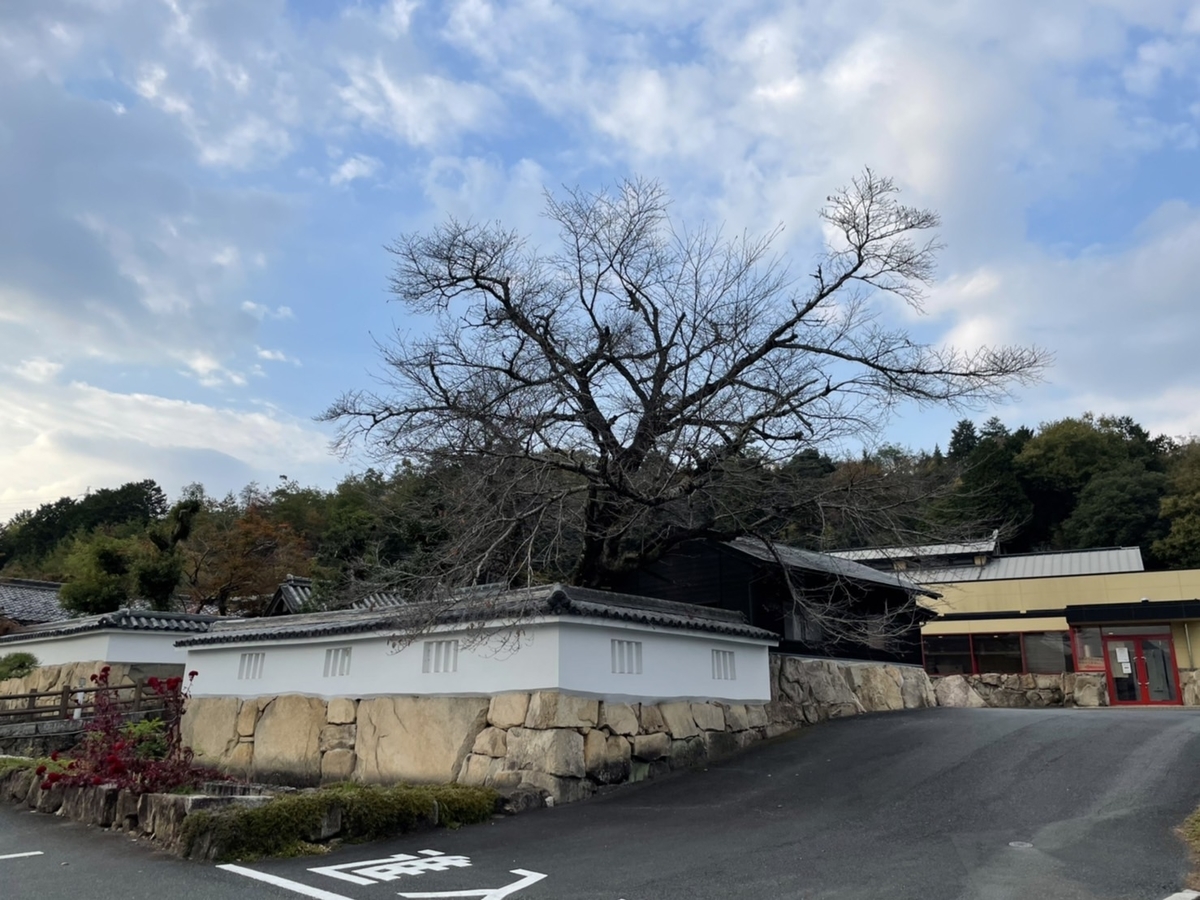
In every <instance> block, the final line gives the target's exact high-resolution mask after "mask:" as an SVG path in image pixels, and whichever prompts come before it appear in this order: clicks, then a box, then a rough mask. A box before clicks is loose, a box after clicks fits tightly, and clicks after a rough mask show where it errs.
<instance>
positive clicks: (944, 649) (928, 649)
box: [923, 634, 971, 675]
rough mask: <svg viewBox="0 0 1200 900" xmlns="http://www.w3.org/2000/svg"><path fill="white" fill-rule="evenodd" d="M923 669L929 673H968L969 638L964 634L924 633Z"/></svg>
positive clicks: (969, 658)
mask: <svg viewBox="0 0 1200 900" xmlns="http://www.w3.org/2000/svg"><path fill="white" fill-rule="evenodd" d="M923 641H924V645H925V671H926V672H928V673H929V674H930V675H970V674H971V638H970V637H969V636H968V635H965V634H937V635H926V636H925V637H924V638H923Z"/></svg>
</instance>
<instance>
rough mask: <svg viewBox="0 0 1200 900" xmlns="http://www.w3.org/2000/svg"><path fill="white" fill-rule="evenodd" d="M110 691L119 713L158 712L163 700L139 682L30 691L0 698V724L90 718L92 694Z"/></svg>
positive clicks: (94, 699)
mask: <svg viewBox="0 0 1200 900" xmlns="http://www.w3.org/2000/svg"><path fill="white" fill-rule="evenodd" d="M102 690H107V691H111V692H112V694H113V702H114V703H115V704H116V707H117V710H118V711H119V712H121V713H122V714H130V715H132V714H140V713H145V712H152V711H154V710H161V709H162V708H163V700H162V697H160V696H159V695H158V694H157V693H156V692H155V691H154V689H153V688H148V687H147V686H146V683H145V681H144V680H142V679H138V680H137V681H136V682H134V683H133V684H125V685H119V686H114V685H110V686H109V687H107V688H98V687H76V688H73V687H63V689H62V690H59V691H34V692H32V693H28V694H4V695H0V707H2V708H0V725H6V724H8V723H10V722H38V721H49V720H62V719H90V718H92V717H93V716H94V715H95V714H96V694H97V693H99V692H100V691H102Z"/></svg>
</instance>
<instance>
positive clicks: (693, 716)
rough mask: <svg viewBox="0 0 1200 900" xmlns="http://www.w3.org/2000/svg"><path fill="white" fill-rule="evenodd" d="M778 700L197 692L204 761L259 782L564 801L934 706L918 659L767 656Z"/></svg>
mask: <svg viewBox="0 0 1200 900" xmlns="http://www.w3.org/2000/svg"><path fill="white" fill-rule="evenodd" d="M771 685H772V687H771V696H772V700H771V702H769V703H767V704H749V705H747V704H737V703H717V702H689V701H671V702H662V703H616V702H609V701H603V700H596V699H589V698H585V697H578V696H573V695H570V694H564V693H560V692H556V691H533V692H529V693H509V694H501V695H497V696H495V697H491V698H488V697H374V698H368V699H353V698H335V699H332V700H328V701H326V700H322V699H319V698H315V697H305V696H300V695H294V694H288V695H282V696H279V697H259V698H255V699H249V700H240V699H238V698H236V697H201V698H194V699H193V700H192V701H191V703H190V704H189V707H188V712H187V714H186V715H185V716H184V720H183V737H184V741H185V742H186V743H187V744H188V745H190V746H191V747H192V748H193V750H195V752H196V758H197V761H198V762H201V763H204V764H206V765H212V766H215V767H217V768H220V769H222V770H224V771H226V772H230V773H232V774H235V775H238V776H241V777H249V778H252V779H254V780H256V781H266V782H272V783H285V784H295V785H313V784H320V783H330V782H338V781H355V782H360V783H366V784H374V783H382V784H387V783H395V782H410V783H417V784H420V783H448V782H458V783H462V784H471V785H483V786H486V787H495V788H497V789H498V790H500V791H502V792H505V793H508V792H512V791H516V790H527V791H528V790H535V791H539V792H541V793H542V794H543V795H545V796H547V797H549V798H552V799H553V800H554V801H556V802H568V801H573V800H579V799H582V798H584V797H587V796H589V795H591V794H592V793H594V792H595V791H596V790H598V789H599V788H600V787H601V786H604V785H613V784H622V783H625V782H636V781H641V780H643V779H646V778H651V777H655V776H658V775H662V774H665V773H666V772H669V771H671V770H673V769H679V768H686V767H691V766H695V765H700V764H703V763H705V762H707V761H709V760H715V759H720V758H722V757H725V756H728V755H730V754H732V753H735V752H737V751H738V750H741V749H743V748H745V747H747V746H749V745H751V744H753V743H755V742H756V741H759V740H762V739H763V738H768V737H774V736H776V735H778V734H782V733H785V732H788V731H792V730H794V729H796V728H799V727H802V726H803V725H805V724H809V723H814V722H820V721H823V720H825V719H830V718H838V717H840V716H846V715H858V714H861V713H865V712H880V711H885V710H899V709H919V708H922V707H928V706H935V705H936V704H937V700H936V697H935V695H934V692H933V688H932V686H931V685H930V682H929V678H928V677H927V676H926V675H925V673H924V671H922V670H921V669H918V668H914V667H906V666H885V665H877V664H872V663H849V662H839V661H834V660H825V659H807V658H802V657H772V661H771Z"/></svg>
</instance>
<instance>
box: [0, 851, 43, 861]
mask: <svg viewBox="0 0 1200 900" xmlns="http://www.w3.org/2000/svg"><path fill="white" fill-rule="evenodd" d="M41 855H42V851H41V850H29V851H28V852H26V853H6V854H4V855H3V856H0V859H23V858H24V857H26V856H41Z"/></svg>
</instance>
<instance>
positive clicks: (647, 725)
mask: <svg viewBox="0 0 1200 900" xmlns="http://www.w3.org/2000/svg"><path fill="white" fill-rule="evenodd" d="M637 712H638V725H639V727H640V731H641V732H642V734H654V733H655V732H657V731H666V730H667V723H666V722H664V721H663V717H662V710H660V709H659V708H658V707H657V706H655V705H654V704H653V703H643V704H642V705H641V706H639V707H638V711H637Z"/></svg>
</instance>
